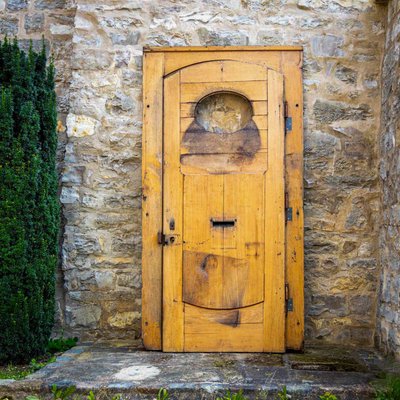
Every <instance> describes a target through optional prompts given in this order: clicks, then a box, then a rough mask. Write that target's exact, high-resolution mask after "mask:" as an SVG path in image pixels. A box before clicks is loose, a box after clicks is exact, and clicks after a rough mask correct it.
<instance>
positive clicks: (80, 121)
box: [67, 114, 98, 137]
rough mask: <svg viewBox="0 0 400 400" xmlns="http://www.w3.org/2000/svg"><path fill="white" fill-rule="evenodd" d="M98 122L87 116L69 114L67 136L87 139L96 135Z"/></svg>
mask: <svg viewBox="0 0 400 400" xmlns="http://www.w3.org/2000/svg"><path fill="white" fill-rule="evenodd" d="M97 125H98V121H97V120H95V119H93V118H90V117H88V116H86V115H75V114H68V117H67V136H68V137H85V136H92V135H94V134H95V131H96V127H97Z"/></svg>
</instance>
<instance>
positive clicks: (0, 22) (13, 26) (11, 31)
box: [0, 17, 18, 36]
mask: <svg viewBox="0 0 400 400" xmlns="http://www.w3.org/2000/svg"><path fill="white" fill-rule="evenodd" d="M17 33H18V19H17V18H12V17H0V34H2V35H8V36H14V35H16V34H17Z"/></svg>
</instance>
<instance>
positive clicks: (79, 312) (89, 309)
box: [66, 304, 101, 329]
mask: <svg viewBox="0 0 400 400" xmlns="http://www.w3.org/2000/svg"><path fill="white" fill-rule="evenodd" d="M100 317H101V307H100V306H98V305H85V304H82V305H79V306H75V307H71V306H67V307H66V319H67V322H68V324H69V326H71V327H72V328H73V327H84V328H85V329H90V328H96V327H97V326H98V323H99V321H100Z"/></svg>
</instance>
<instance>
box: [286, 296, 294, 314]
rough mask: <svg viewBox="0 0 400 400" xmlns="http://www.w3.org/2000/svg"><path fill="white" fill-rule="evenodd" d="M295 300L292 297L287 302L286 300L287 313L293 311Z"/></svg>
mask: <svg viewBox="0 0 400 400" xmlns="http://www.w3.org/2000/svg"><path fill="white" fill-rule="evenodd" d="M293 308H294V307H293V299H292V298H291V297H289V298H288V299H287V300H286V311H287V312H289V311H293Z"/></svg>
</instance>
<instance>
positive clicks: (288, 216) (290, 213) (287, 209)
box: [285, 193, 293, 222]
mask: <svg viewBox="0 0 400 400" xmlns="http://www.w3.org/2000/svg"><path fill="white" fill-rule="evenodd" d="M292 220H293V209H292V207H289V193H285V221H286V222H287V221H292Z"/></svg>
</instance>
